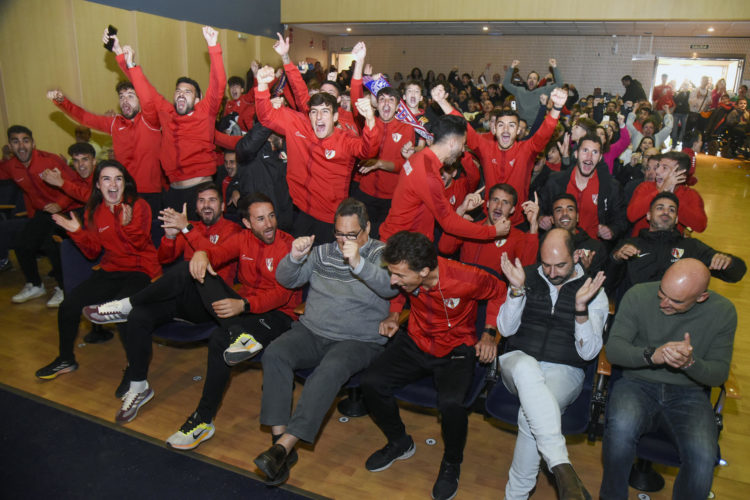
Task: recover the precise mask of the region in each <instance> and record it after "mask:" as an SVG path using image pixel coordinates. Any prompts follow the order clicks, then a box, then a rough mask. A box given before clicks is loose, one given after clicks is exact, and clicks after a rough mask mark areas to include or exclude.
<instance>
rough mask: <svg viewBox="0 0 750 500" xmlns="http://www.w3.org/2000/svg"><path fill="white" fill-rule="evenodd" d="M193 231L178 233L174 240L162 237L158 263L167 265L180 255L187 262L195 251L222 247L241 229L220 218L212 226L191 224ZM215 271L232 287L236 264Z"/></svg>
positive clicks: (198, 222) (199, 223) (198, 223)
mask: <svg viewBox="0 0 750 500" xmlns="http://www.w3.org/2000/svg"><path fill="white" fill-rule="evenodd" d="M191 224H192V225H193V229H192V230H190V231H188V233H187V234H185V233H182V232H180V233H178V234H177V237H176V238H174V239H170V238H167V237H166V235H165V236H162V238H161V243H160V244H159V252H158V256H159V263H160V264H168V263H170V262H173V261H174V260H176V259H177V258H178V257H179V256H180V255H182V257H183V258H184V259H185V260H186V261H189V260H190V259H192V258H193V254H194V253H195V252H196V251H197V250H208V249H210V248H211V247H212V246H213V245H223V244H224V242H225V241H227V240H228V239H229V237H230V236H232V235H233V234H236V233H239V232H240V231H241V230H242V228H241V227H240V226H239V225H238V224H235V223H234V222H232V221H230V220H227V219H225V218H224V217H221V218H220V219H219V220H218V221H216V223H215V224H214V225H213V226H207V225H205V224H204V223H203V222H202V221H195V222H191ZM215 271H216V272H217V273H218V274H219V276H221V279H223V280H224V282H225V283H226V284H227V285H229V286H230V287H231V286H234V277H235V276H236V275H237V263H236V262H232V263H230V264H227V265H224V266H222V267H220V268H217V269H215Z"/></svg>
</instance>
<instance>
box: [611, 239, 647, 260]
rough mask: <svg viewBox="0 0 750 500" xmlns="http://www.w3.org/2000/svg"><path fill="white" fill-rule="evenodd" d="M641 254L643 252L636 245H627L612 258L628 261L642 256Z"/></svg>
mask: <svg viewBox="0 0 750 500" xmlns="http://www.w3.org/2000/svg"><path fill="white" fill-rule="evenodd" d="M640 253H641V251H640V250H639V249H638V248H637V247H636V246H635V245H632V244H630V243H625V244H624V245H623V246H621V247H620V248H618V249H617V250H616V251H615V253H613V254H612V258H613V259H615V260H628V259H629V258H631V257H634V256H637V255H640Z"/></svg>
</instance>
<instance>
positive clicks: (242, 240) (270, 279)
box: [206, 229, 302, 319]
mask: <svg viewBox="0 0 750 500" xmlns="http://www.w3.org/2000/svg"><path fill="white" fill-rule="evenodd" d="M292 241H294V238H292V236H291V235H289V234H287V233H285V232H284V231H281V230H277V231H276V238H275V239H274V242H273V243H271V244H270V245H266V244H265V243H263V242H262V241H260V240H259V239H258V238H257V237H256V236H255V235H254V234H253V233H252V231H250V230H249V229H248V230H243V231H240V232H239V233H237V234H234V235H232V236H230V237H229V238H228V239H227V240H226V241H225V242H224V244H223V245H212V246H211V247H210V248H208V249H207V250H206V252H207V253H208V258H209V260H210V261H211V265H213V266H214V268H216V267H217V266H222V265H224V264H225V263H227V262H229V261H230V260H234V259H239V262H238V266H239V280H240V283H241V284H242V288H241V289H240V291H239V294H240V295H241V296H242V297H244V298H246V299H247V301H248V302H249V303H250V312H252V313H264V312H268V311H272V310H274V309H278V310H279V311H281V312H283V313H284V314H286V315H287V316H289V317H290V318H293V319H296V318H297V315H296V314H294V308H295V307H297V306H298V305H299V304H300V303H301V302H302V291H301V290H289V289H287V288H284V287H283V286H281V285H280V284H279V282H278V281H276V266H277V265H278V263H279V262H281V260H282V259H283V258H284V257H286V254H288V253H289V250H290V249H291V248H292Z"/></svg>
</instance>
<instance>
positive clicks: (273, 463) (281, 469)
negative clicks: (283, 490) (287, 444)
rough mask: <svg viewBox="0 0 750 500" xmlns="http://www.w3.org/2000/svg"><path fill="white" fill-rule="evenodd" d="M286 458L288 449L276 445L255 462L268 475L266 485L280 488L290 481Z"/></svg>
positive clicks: (259, 456)
mask: <svg viewBox="0 0 750 500" xmlns="http://www.w3.org/2000/svg"><path fill="white" fill-rule="evenodd" d="M286 458H287V454H286V448H284V447H283V446H281V445H280V444H275V445H273V446H271V447H270V448H268V449H267V450H266V451H264V452H263V453H261V454H260V455H258V456H257V457H256V459H255V460H253V462H254V463H255V465H257V466H258V468H259V469H260V470H261V472H263V474H265V475H266V481H265V483H266V485H268V486H278V485H280V484H281V483H283V482H285V481H286V480H287V479H289V466H288V465H287V464H286Z"/></svg>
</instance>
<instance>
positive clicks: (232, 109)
mask: <svg viewBox="0 0 750 500" xmlns="http://www.w3.org/2000/svg"><path fill="white" fill-rule="evenodd" d="M244 86H245V81H244V80H243V79H242V78H240V77H239V76H232V77H230V78H229V80H227V87H229V97H231V99H228V100H227V102H226V103H225V104H224V113H223V114H222V116H227V115H228V114H230V113H237V120H236V121H237V125H238V126H239V127H240V129H241V130H242V131H243V132H248V131H249V130H250V129H251V128H253V123H255V95H254V90H253V88H252V82H248V87H250V90H249V91H247V92H246V93H244V94H243V93H242V88H243V87H244Z"/></svg>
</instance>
